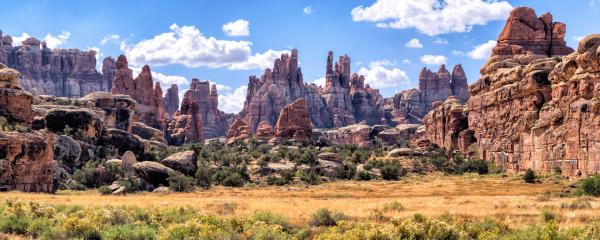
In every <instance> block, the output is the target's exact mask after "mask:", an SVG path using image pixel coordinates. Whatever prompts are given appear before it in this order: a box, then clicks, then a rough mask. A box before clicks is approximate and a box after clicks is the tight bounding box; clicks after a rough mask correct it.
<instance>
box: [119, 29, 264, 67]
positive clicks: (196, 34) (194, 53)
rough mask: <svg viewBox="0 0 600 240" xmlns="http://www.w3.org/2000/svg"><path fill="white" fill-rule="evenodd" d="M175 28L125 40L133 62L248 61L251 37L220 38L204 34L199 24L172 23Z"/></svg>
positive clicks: (213, 63) (214, 63) (214, 64)
mask: <svg viewBox="0 0 600 240" xmlns="http://www.w3.org/2000/svg"><path fill="white" fill-rule="evenodd" d="M170 29H171V31H169V32H166V33H161V34H159V35H156V36H154V37H153V38H151V39H146V40H142V41H140V42H138V43H136V44H133V45H128V44H127V43H124V42H123V43H122V44H121V51H123V52H124V53H125V54H126V55H127V59H128V60H129V63H131V64H132V65H136V66H141V65H143V64H149V65H151V66H163V65H168V64H181V65H184V66H187V67H211V68H218V67H225V66H229V65H231V64H234V63H240V62H244V61H246V60H247V59H248V57H249V56H250V53H251V50H250V46H251V45H252V43H250V42H247V41H229V40H219V39H216V38H214V37H206V36H204V35H203V34H202V33H201V32H200V30H198V28H196V27H195V26H178V25H177V24H173V25H171V26H170Z"/></svg>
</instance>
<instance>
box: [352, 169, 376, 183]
mask: <svg viewBox="0 0 600 240" xmlns="http://www.w3.org/2000/svg"><path fill="white" fill-rule="evenodd" d="M354 179H356V180H358V181H369V180H371V179H373V174H371V173H370V172H369V171H366V170H359V171H358V172H356V175H354Z"/></svg>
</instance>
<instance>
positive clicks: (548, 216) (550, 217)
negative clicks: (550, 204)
mask: <svg viewBox="0 0 600 240" xmlns="http://www.w3.org/2000/svg"><path fill="white" fill-rule="evenodd" d="M541 218H542V221H544V222H551V221H554V220H556V213H554V212H552V211H550V210H548V209H545V210H543V211H542V214H541Z"/></svg>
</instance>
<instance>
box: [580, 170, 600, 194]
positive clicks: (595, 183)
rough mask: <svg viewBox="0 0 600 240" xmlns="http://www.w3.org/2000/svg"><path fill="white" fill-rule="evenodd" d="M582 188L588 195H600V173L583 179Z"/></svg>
mask: <svg viewBox="0 0 600 240" xmlns="http://www.w3.org/2000/svg"><path fill="white" fill-rule="evenodd" d="M581 189H582V190H583V192H584V193H585V194H587V195H591V196H595V197H599V196H600V175H596V176H593V177H589V178H586V179H583V180H581Z"/></svg>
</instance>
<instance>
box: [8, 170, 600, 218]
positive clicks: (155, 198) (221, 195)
mask: <svg viewBox="0 0 600 240" xmlns="http://www.w3.org/2000/svg"><path fill="white" fill-rule="evenodd" d="M563 186H564V184H561V183H552V184H525V183H523V182H522V181H521V180H519V179H518V178H517V177H515V176H508V177H502V176H499V175H492V176H484V177H481V176H478V175H465V176H443V175H437V174H433V175H427V176H411V177H409V178H406V179H404V180H401V181H394V182H387V181H371V182H354V181H346V182H336V183H328V184H322V185H318V186H284V187H244V188H224V187H217V188H213V189H211V190H208V191H197V192H193V193H173V194H166V195H164V194H154V193H136V194H129V195H127V196H101V195H100V194H99V193H98V192H97V191H84V192H59V193H58V194H56V195H50V194H35V193H20V192H10V193H4V194H2V196H3V197H5V198H9V197H11V198H18V199H21V200H34V201H39V202H43V203H48V204H66V205H100V206H102V205H137V206H140V207H147V208H154V207H175V206H190V207H194V208H198V209H200V210H202V211H205V212H210V213H215V214H219V215H247V214H252V213H253V212H255V211H257V210H269V211H272V212H275V213H279V214H281V215H283V216H285V217H287V218H288V219H289V220H290V222H291V223H293V224H301V225H303V224H306V222H307V221H308V219H309V217H310V214H311V213H312V212H314V211H315V210H317V209H319V208H323V207H326V208H329V209H331V210H334V211H340V212H343V213H344V214H346V215H347V216H349V217H350V219H354V220H359V221H363V220H372V219H373V216H374V215H378V214H379V215H381V214H383V216H379V217H385V218H389V217H396V216H401V217H407V216H411V215H413V214H415V213H421V214H424V215H427V216H434V217H435V216H440V215H444V214H452V215H454V216H455V217H458V218H464V219H473V218H482V217H491V218H495V219H498V220H501V221H503V222H505V223H507V224H509V225H510V226H512V227H523V226H525V225H529V224H534V223H540V221H541V219H540V213H541V212H542V211H543V210H544V209H550V210H551V211H553V212H555V213H556V214H557V220H558V221H559V222H560V223H561V224H562V225H564V226H579V225H582V224H585V223H586V222H587V221H589V220H592V219H600V211H598V208H600V203H599V202H598V201H594V200H592V201H591V204H592V208H587V209H567V208H561V204H562V203H570V202H572V201H574V200H575V198H557V197H542V198H540V196H543V195H544V193H547V192H558V191H560V190H561V189H562V188H563ZM392 202H397V203H400V204H401V205H402V206H403V208H404V210H401V211H382V210H383V208H384V207H385V206H386V205H389V204H390V203H392Z"/></svg>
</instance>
